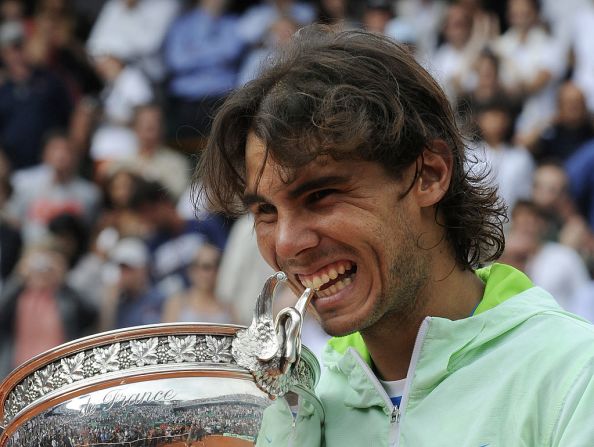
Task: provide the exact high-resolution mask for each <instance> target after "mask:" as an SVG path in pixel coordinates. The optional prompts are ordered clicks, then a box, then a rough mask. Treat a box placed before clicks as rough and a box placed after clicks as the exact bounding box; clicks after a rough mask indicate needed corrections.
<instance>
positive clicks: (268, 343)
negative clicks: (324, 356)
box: [232, 272, 314, 396]
mask: <svg viewBox="0 0 594 447" xmlns="http://www.w3.org/2000/svg"><path fill="white" fill-rule="evenodd" d="M286 278H287V276H286V275H285V274H284V273H283V272H277V273H275V274H274V275H272V276H271V277H269V278H268V280H267V281H266V283H265V284H264V288H263V289H262V292H261V293H260V295H259V296H258V300H257V302H256V308H255V310H254V317H253V319H252V323H251V324H250V326H249V327H248V328H247V329H244V330H241V331H238V333H237V335H236V336H235V339H234V340H233V348H232V352H233V356H234V357H235V359H236V360H237V364H238V365H240V366H243V367H244V368H246V369H247V370H249V371H250V372H251V373H252V375H253V376H254V379H255V381H256V384H258V386H259V387H260V388H261V389H262V390H263V391H265V392H267V393H268V394H270V395H271V396H281V395H283V394H285V393H287V392H288V391H289V389H290V387H291V386H292V385H293V383H294V382H295V379H296V378H295V376H294V375H293V374H294V372H293V370H294V369H295V366H296V365H297V363H298V360H299V354H300V353H301V326H302V323H303V315H304V313H305V308H306V306H307V304H308V303H309V301H310V300H311V298H312V296H313V294H314V291H313V289H309V288H308V289H306V290H305V291H304V292H303V294H302V295H301V297H299V299H298V300H297V304H296V305H295V307H288V308H285V309H283V310H281V311H280V312H279V314H278V316H277V320H276V323H275V322H274V321H273V318H272V298H273V295H274V290H275V288H276V286H277V285H278V283H279V282H280V281H285V280H286Z"/></svg>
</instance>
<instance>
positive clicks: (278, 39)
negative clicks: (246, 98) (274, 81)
mask: <svg viewBox="0 0 594 447" xmlns="http://www.w3.org/2000/svg"><path fill="white" fill-rule="evenodd" d="M297 29H298V25H297V23H296V22H294V21H293V20H291V19H290V18H288V17H281V18H279V19H278V20H277V21H275V22H274V23H273V24H272V25H271V26H270V30H269V32H268V36H267V37H266V39H265V40H264V44H263V45H262V46H261V47H258V48H254V49H252V50H251V51H249V52H248V54H247V55H246V57H245V59H244V61H243V63H242V66H241V70H240V71H239V76H238V85H239V86H242V85H244V84H245V83H247V82H248V81H251V80H252V79H254V78H255V77H256V76H257V75H258V72H259V71H260V68H261V67H262V65H263V64H264V63H265V62H266V59H267V58H268V57H270V56H272V55H273V54H274V51H275V49H277V48H279V47H282V46H283V45H286V44H287V43H288V42H289V41H290V39H291V36H293V34H295V32H296V31H297Z"/></svg>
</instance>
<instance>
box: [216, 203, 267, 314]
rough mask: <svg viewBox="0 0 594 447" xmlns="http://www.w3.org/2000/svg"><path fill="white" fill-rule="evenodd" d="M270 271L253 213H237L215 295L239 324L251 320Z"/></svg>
mask: <svg viewBox="0 0 594 447" xmlns="http://www.w3.org/2000/svg"><path fill="white" fill-rule="evenodd" d="M273 273H274V271H273V270H272V268H271V267H270V266H269V265H268V264H266V262H265V261H264V259H263V258H262V255H261V254H260V252H259V251H258V242H257V241H256V234H255V233H254V218H253V216H252V215H251V214H246V215H245V216H242V217H240V218H239V219H238V220H237V222H235V224H234V225H233V228H232V229H231V233H230V234H229V241H228V244H227V246H226V248H225V251H224V252H223V257H222V260H221V268H220V269H219V277H218V281H217V288H216V295H217V296H218V297H219V298H220V299H221V301H222V302H224V303H226V304H227V305H229V306H232V308H233V310H234V314H235V315H236V316H237V318H238V322H239V323H240V324H244V325H249V324H250V323H251V321H252V317H253V314H254V303H255V299H256V297H257V296H258V294H259V293H260V291H261V290H262V284H264V282H265V281H266V279H267V278H268V277H269V276H270V275H272V274H273Z"/></svg>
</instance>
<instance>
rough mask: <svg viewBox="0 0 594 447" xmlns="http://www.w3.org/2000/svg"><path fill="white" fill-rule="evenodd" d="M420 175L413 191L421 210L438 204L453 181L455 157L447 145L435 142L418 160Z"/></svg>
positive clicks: (440, 141)
mask: <svg viewBox="0 0 594 447" xmlns="http://www.w3.org/2000/svg"><path fill="white" fill-rule="evenodd" d="M417 166H418V167H419V175H418V178H417V181H416V183H415V185H414V187H413V189H412V191H411V192H412V193H413V194H414V195H415V197H416V200H417V204H418V205H419V206H420V207H421V208H425V207H430V206H433V205H435V204H437V203H438V202H439V201H440V200H441V199H442V198H443V196H444V195H445V194H446V192H447V190H448V188H449V186H450V181H451V179H452V167H453V156H452V151H451V150H450V148H449V146H448V145H447V143H446V142H445V141H443V140H433V141H432V142H431V144H430V145H429V147H427V148H425V150H424V151H423V153H422V154H421V155H420V156H419V158H418V159H417Z"/></svg>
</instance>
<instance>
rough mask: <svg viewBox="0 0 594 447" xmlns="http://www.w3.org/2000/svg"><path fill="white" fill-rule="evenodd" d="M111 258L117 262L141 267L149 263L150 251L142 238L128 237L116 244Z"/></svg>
mask: <svg viewBox="0 0 594 447" xmlns="http://www.w3.org/2000/svg"><path fill="white" fill-rule="evenodd" d="M110 258H111V261H112V262H113V263H115V264H122V265H127V266H129V267H135V268H139V267H145V266H146V265H147V264H148V261H149V253H148V249H147V247H146V244H145V243H144V242H143V241H142V239H139V238H135V237H127V238H124V239H121V240H120V241H119V242H118V243H117V244H116V246H115V248H114V249H113V251H112V252H111V256H110Z"/></svg>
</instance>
